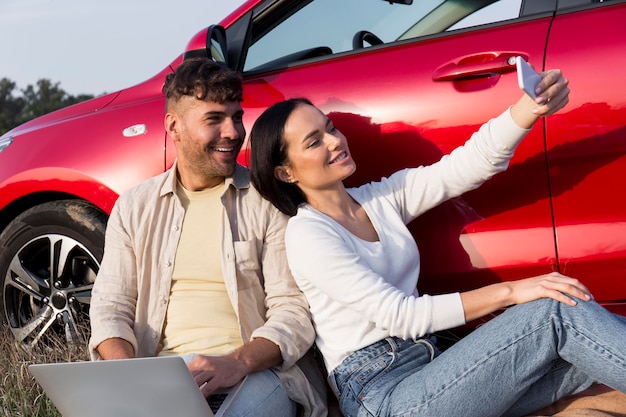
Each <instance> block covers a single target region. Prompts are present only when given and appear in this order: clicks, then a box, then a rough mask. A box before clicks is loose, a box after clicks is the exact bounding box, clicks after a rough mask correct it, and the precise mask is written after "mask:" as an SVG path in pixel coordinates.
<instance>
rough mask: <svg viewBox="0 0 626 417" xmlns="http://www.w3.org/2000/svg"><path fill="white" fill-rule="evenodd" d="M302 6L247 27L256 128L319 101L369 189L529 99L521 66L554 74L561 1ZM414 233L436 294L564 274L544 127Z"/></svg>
mask: <svg viewBox="0 0 626 417" xmlns="http://www.w3.org/2000/svg"><path fill="white" fill-rule="evenodd" d="M267 3H268V2H265V3H264V6H265V5H267ZM289 3H290V6H289V7H290V8H289V10H287V11H285V10H282V11H281V10H280V7H274V8H271V7H266V8H264V9H261V8H259V9H258V10H256V11H255V15H254V17H253V18H252V22H253V23H252V24H253V27H252V28H248V29H249V32H248V34H249V36H250V38H249V43H248V45H249V47H248V48H247V49H245V54H244V55H245V57H246V59H245V62H243V65H241V67H242V68H241V69H242V70H243V74H244V79H245V88H244V92H245V100H244V103H243V105H244V108H245V110H246V119H245V122H246V123H247V127H248V131H249V130H250V127H251V126H250V124H251V121H253V120H254V119H255V118H256V117H257V116H258V115H259V114H260V112H261V111H262V110H263V109H264V108H266V107H267V106H269V105H270V104H272V103H273V102H275V101H278V100H281V99H284V98H289V97H296V96H304V97H307V98H309V99H311V100H312V101H313V102H314V103H315V104H316V105H317V106H319V107H320V108H321V109H322V110H323V111H324V112H325V113H327V114H328V115H329V116H330V117H331V118H332V120H333V121H334V122H335V125H336V126H337V127H338V128H339V129H340V130H341V131H342V132H343V133H344V134H345V135H346V136H347V138H348V141H349V145H350V148H351V151H352V153H353V156H354V159H355V160H356V163H357V173H356V174H355V175H354V176H353V177H351V178H350V179H349V180H348V181H347V183H348V185H359V184H362V183H364V182H366V181H372V180H377V179H379V178H380V177H381V176H386V175H389V174H391V173H392V172H394V171H396V170H398V169H402V168H405V167H414V166H419V165H422V164H429V163H432V162H435V161H437V160H438V159H439V158H441V156H442V155H444V154H446V153H449V152H450V151H452V150H453V149H454V148H455V147H457V146H459V145H461V144H463V143H464V142H465V141H466V140H467V139H468V138H469V137H470V135H471V133H472V132H474V131H475V130H477V129H478V127H479V126H480V125H481V124H482V123H484V122H486V121H487V120H488V119H490V118H492V117H495V116H497V115H499V114H500V113H502V112H503V111H505V110H506V109H507V108H508V107H509V106H510V105H511V104H513V103H514V102H516V101H517V99H518V98H519V97H520V96H521V94H522V93H521V91H520V89H519V88H518V85H517V76H516V72H515V67H514V64H513V60H512V57H514V56H516V55H522V56H524V57H526V58H527V59H528V60H529V61H530V63H531V64H533V65H535V66H536V67H541V63H542V60H543V55H544V48H545V44H546V39H547V37H548V33H549V28H550V23H551V20H552V12H553V10H552V8H553V7H554V3H555V2H552V1H544V0H542V1H541V2H525V4H522V2H521V1H520V0H503V1H493V0H491V1H469V2H468V1H464V2H461V1H455V0H452V1H442V0H428V1H419V2H412V4H400V3H397V2H393V3H392V2H388V1H382V0H341V1H337V0H314V1H304V2H302V1H301V2H289ZM405 3H406V2H405ZM409 3H411V2H409ZM274 6H275V5H274ZM283 9H286V8H283ZM279 11H280V12H279ZM281 12H282V14H281ZM360 31H368V32H369V33H371V34H373V35H376V36H375V37H374V36H370V35H369V34H368V33H366V34H365V35H364V36H361V37H359V36H357V38H356V44H355V35H356V34H357V33H359V32H360ZM377 38H378V39H377ZM363 39H364V40H363ZM361 41H362V42H361ZM379 41H380V42H382V43H380V44H378V42H379ZM361 43H362V45H361ZM371 43H373V44H374V45H373V46H370V44H371ZM410 228H411V231H412V233H413V234H414V236H415V237H416V239H417V241H418V244H419V247H420V250H421V257H422V259H421V261H422V276H423V279H422V281H421V284H420V285H421V290H422V291H425V292H430V293H433V292H447V291H452V290H462V289H468V288H473V287H476V286H479V285H484V284H487V283H491V282H497V281H500V280H512V279H516V278H520V277H525V276H528V275H530V274H538V273H544V272H549V271H551V270H554V269H555V268H556V254H555V242H554V231H553V227H552V215H551V208H550V199H549V193H548V184H547V171H546V163H545V153H544V137H543V129H542V125H541V123H539V124H538V125H537V126H536V127H535V128H533V129H532V131H531V132H530V133H529V135H528V137H527V138H526V139H525V140H524V142H523V143H522V145H521V146H520V147H519V149H518V151H517V153H516V155H515V157H514V159H513V162H512V165H511V167H510V169H509V170H508V172H506V173H503V174H500V175H499V176H497V177H496V178H494V179H492V180H490V181H489V182H488V183H487V184H485V185H484V186H483V187H481V188H480V189H479V190H476V191H473V192H470V193H467V194H466V195H464V196H462V197H461V198H457V199H454V200H452V201H450V202H448V203H446V204H443V205H442V206H440V207H438V208H436V209H433V210H431V211H430V212H428V213H426V214H425V215H423V216H421V217H420V218H419V219H417V220H416V221H414V222H413V223H412V224H411V225H410ZM398 256H399V257H400V256H402V254H398Z"/></svg>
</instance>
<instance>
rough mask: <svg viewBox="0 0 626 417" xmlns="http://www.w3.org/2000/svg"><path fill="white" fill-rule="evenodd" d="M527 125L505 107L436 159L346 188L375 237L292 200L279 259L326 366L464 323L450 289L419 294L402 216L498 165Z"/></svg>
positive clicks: (416, 264)
mask: <svg viewBox="0 0 626 417" xmlns="http://www.w3.org/2000/svg"><path fill="white" fill-rule="evenodd" d="M527 132H528V130H526V129H522V128H520V127H519V126H518V125H517V124H516V123H515V122H514V121H513V119H512V118H511V115H510V111H509V110H507V111H506V112H504V113H503V114H502V115H500V116H499V117H497V118H495V119H492V120H490V121H489V122H487V123H485V124H484V125H483V126H481V128H480V129H479V130H478V131H477V132H476V133H474V134H473V135H472V137H471V138H470V139H469V140H468V141H467V142H466V143H465V145H463V146H461V147H459V148H457V149H455V150H454V151H453V152H452V153H450V154H449V155H446V156H444V157H443V158H442V159H441V160H440V161H439V162H437V163H434V164H432V165H429V166H425V167H419V168H412V169H404V170H401V171H398V172H396V173H395V174H393V175H391V176H390V177H389V178H383V179H382V180H381V181H380V182H373V183H369V184H365V185H363V186H361V187H358V188H350V189H348V192H349V193H350V195H351V196H352V197H353V198H354V199H355V200H356V201H357V202H359V204H361V205H362V206H363V208H364V209H365V211H366V212H367V215H368V216H369V218H370V220H371V222H372V224H373V225H374V228H375V229H376V232H377V233H378V237H379V240H378V241H376V242H368V241H364V240H362V239H360V238H358V237H357V236H355V235H353V234H352V233H350V232H349V231H348V230H346V229H345V228H344V227H342V226H341V225H340V224H339V223H337V222H335V221H334V220H333V219H331V218H330V217H328V216H326V215H325V214H323V213H321V212H319V211H318V210H316V209H314V208H313V207H311V206H310V205H308V204H304V205H302V206H301V207H300V208H299V209H298V213H297V214H296V216H294V217H292V218H291V219H290V220H289V223H288V226H287V231H286V235H285V241H286V248H287V258H288V261H289V266H290V268H291V270H292V273H293V275H294V278H295V280H296V283H297V284H298V286H299V287H300V289H301V290H302V291H303V293H304V294H305V296H306V298H307V300H308V302H309V306H310V309H311V313H312V317H313V321H314V324H315V329H316V332H317V336H316V343H317V346H318V348H319V349H320V351H321V353H322V355H323V356H324V361H325V363H326V368H327V370H328V372H330V371H332V370H333V369H334V368H335V367H336V366H337V365H339V363H341V361H342V360H344V359H345V358H346V357H347V356H348V355H350V354H351V353H353V352H354V351H356V350H358V349H360V348H363V347H365V346H368V345H370V344H372V343H374V342H376V341H378V340H381V339H384V338H385V337H388V336H397V337H400V338H403V339H407V338H417V337H420V336H423V335H426V334H429V333H432V332H435V331H438V330H444V329H449V328H452V327H456V326H459V325H462V324H464V323H465V314H464V311H463V305H462V302H461V297H460V294H459V293H452V294H445V295H437V296H429V295H421V296H420V295H419V294H418V292H417V288H416V287H417V281H418V278H419V273H420V258H419V251H418V248H417V245H416V243H415V240H414V239H413V237H412V235H411V233H410V232H409V230H408V228H407V227H406V224H408V223H409V222H410V221H411V220H413V219H415V218H416V217H417V216H419V215H420V214H422V213H424V212H426V211H427V210H429V209H431V208H432V207H434V206H436V205H438V204H440V203H442V202H444V201H445V200H448V199H450V198H453V197H456V196H459V195H461V194H463V193H465V192H466V191H469V190H472V189H474V188H477V187H478V186H480V185H481V184H482V183H483V182H485V181H486V180H488V179H489V178H491V177H492V176H493V175H494V174H496V173H498V172H500V171H503V170H505V169H506V168H507V166H508V163H509V160H510V159H511V158H512V157H513V152H514V150H515V148H516V147H517V145H518V144H519V142H520V141H521V140H522V139H523V137H524V136H525V135H526V133H527Z"/></svg>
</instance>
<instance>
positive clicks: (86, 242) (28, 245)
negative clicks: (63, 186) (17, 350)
mask: <svg viewBox="0 0 626 417" xmlns="http://www.w3.org/2000/svg"><path fill="white" fill-rule="evenodd" d="M105 228H106V215H105V214H104V213H103V212H101V211H100V210H98V209H97V208H95V207H94V206H92V205H90V204H88V203H86V202H83V201H80V200H63V201H55V202H50V203H44V204H41V205H38V206H35V207H33V208H31V209H29V210H27V211H25V212H24V213H22V214H20V215H19V216H18V217H16V218H15V219H14V220H13V221H12V222H11V223H10V224H9V225H8V226H7V227H6V229H5V230H4V231H3V232H2V234H1V235H0V277H1V279H2V297H1V298H0V303H1V304H0V307H1V310H2V312H3V314H4V317H5V319H6V321H7V322H8V324H9V327H10V328H11V331H12V332H13V335H14V336H15V337H16V339H17V340H19V341H20V342H22V343H23V344H24V345H26V346H27V347H34V346H35V345H37V344H38V343H44V344H45V345H48V344H52V343H55V342H56V343H58V341H59V339H61V340H62V341H65V342H66V343H67V344H68V345H77V344H84V343H86V341H87V340H88V338H89V304H90V299H91V288H92V287H93V283H94V281H95V279H96V274H97V272H98V269H99V267H100V261H101V259H102V254H103V247H104V232H105Z"/></svg>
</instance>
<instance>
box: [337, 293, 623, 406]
mask: <svg viewBox="0 0 626 417" xmlns="http://www.w3.org/2000/svg"><path fill="white" fill-rule="evenodd" d="M596 381H597V382H602V383H604V384H606V385H608V386H610V387H612V388H614V389H617V390H619V391H622V392H626V317H622V316H618V315H615V314H612V313H610V312H608V311H607V310H606V309H604V308H603V307H601V306H600V305H598V304H597V303H596V302H594V301H591V302H583V301H579V302H578V305H577V306H575V307H570V306H567V305H565V304H562V303H559V302H557V301H554V300H552V299H541V300H537V301H534V302H532V303H527V304H522V305H519V306H515V307H512V308H510V309H508V310H507V311H506V312H504V313H503V314H501V315H499V316H498V317H496V318H494V319H492V320H490V321H489V322H488V323H486V324H484V325H483V326H481V327H479V328H478V329H476V330H475V331H473V332H472V333H471V334H470V335H468V336H466V337H465V338H463V339H461V340H460V341H459V342H457V343H456V344H455V345H454V346H452V347H451V348H450V349H448V350H446V351H445V352H443V353H441V352H440V351H439V350H438V349H437V348H436V346H435V344H434V342H433V340H432V339H428V338H423V339H418V340H416V341H414V340H402V339H399V338H395V337H389V338H386V339H384V340H381V341H379V342H376V343H374V344H372V345H370V346H367V347H365V348H363V349H361V350H359V351H357V352H355V353H353V354H352V355H350V356H349V357H348V358H346V359H345V360H344V361H343V362H342V363H341V364H340V365H339V366H338V367H337V368H335V369H334V370H333V371H332V372H331V374H330V376H329V383H330V385H331V387H332V388H333V390H334V391H335V394H336V395H337V398H338V399H339V405H340V407H341V410H342V412H343V414H344V415H345V416H346V417H357V416H358V417H366V416H368V417H370V416H435V417H448V416H464V417H471V416H480V417H485V416H523V415H526V414H528V413H531V412H533V411H535V410H537V409H540V408H542V407H544V406H546V405H548V404H551V403H552V402H554V401H556V400H557V399H559V398H561V397H564V396H566V395H569V394H574V393H576V392H579V391H582V390H584V389H586V388H588V387H589V386H590V385H591V384H592V383H593V382H596Z"/></svg>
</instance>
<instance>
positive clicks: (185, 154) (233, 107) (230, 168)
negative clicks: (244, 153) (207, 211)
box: [165, 96, 246, 191]
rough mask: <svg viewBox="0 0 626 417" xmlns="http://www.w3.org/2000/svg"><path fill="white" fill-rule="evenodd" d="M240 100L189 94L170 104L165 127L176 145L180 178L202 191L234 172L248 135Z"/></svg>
mask: <svg viewBox="0 0 626 417" xmlns="http://www.w3.org/2000/svg"><path fill="white" fill-rule="evenodd" d="M242 116H243V110H242V108H241V104H240V103H239V102H236V101H227V102H225V103H221V104H220V103H215V102H212V101H203V100H198V99H196V98H194V97H188V96H185V97H183V98H182V99H180V100H179V101H178V102H176V103H173V104H172V105H171V106H170V109H169V112H168V113H167V115H166V116H165V127H166V129H167V131H168V133H169V134H170V136H171V137H172V139H173V140H174V143H175V145H176V152H177V159H178V170H179V178H180V180H181V181H182V183H183V185H184V186H185V188H187V189H189V190H192V191H194V190H200V189H204V188H209V187H212V186H215V185H217V184H219V183H220V182H221V181H222V180H223V179H224V177H228V176H230V175H232V174H233V172H234V170H235V163H236V161H237V155H238V154H239V150H240V149H241V146H242V144H243V140H244V138H245V136H246V131H245V129H244V127H243V122H242Z"/></svg>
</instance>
